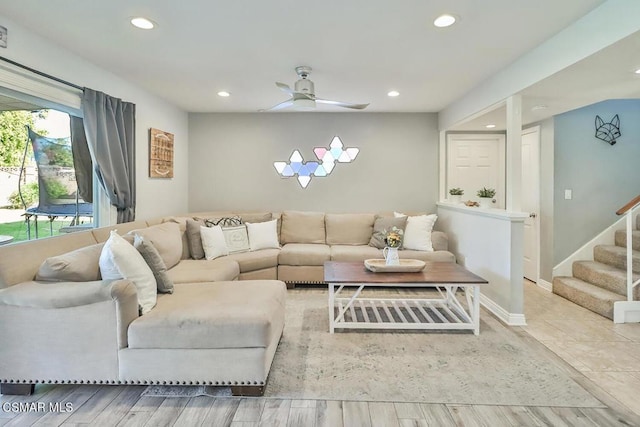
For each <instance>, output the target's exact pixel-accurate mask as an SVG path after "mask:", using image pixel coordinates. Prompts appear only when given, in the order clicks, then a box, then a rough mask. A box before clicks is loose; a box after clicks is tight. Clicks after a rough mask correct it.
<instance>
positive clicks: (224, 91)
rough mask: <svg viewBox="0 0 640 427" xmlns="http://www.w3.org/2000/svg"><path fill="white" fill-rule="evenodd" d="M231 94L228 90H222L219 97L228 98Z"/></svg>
mask: <svg viewBox="0 0 640 427" xmlns="http://www.w3.org/2000/svg"><path fill="white" fill-rule="evenodd" d="M230 95H231V94H230V93H229V92H227V91H226V90H221V91H220V92H218V96H221V97H223V98H226V97H228V96H230Z"/></svg>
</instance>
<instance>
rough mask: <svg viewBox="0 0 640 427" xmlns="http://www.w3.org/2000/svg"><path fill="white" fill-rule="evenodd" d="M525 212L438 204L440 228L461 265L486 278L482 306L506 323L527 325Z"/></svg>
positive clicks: (482, 293) (482, 289)
mask: <svg viewBox="0 0 640 427" xmlns="http://www.w3.org/2000/svg"><path fill="white" fill-rule="evenodd" d="M525 218H527V215H526V214H524V213H521V212H507V211H504V210H500V209H481V208H471V207H466V206H464V205H461V204H458V205H454V204H450V203H446V202H441V203H438V227H439V229H440V230H442V231H444V232H445V233H447V235H448V236H449V250H450V251H451V252H453V254H454V255H455V256H456V259H457V262H458V264H460V265H462V266H464V267H465V268H466V269H467V270H469V271H471V272H473V273H475V274H477V275H478V276H480V277H482V278H484V279H486V280H487V281H488V282H489V284H488V285H487V286H484V287H481V288H480V291H481V295H482V298H481V300H480V301H481V303H482V305H483V306H484V307H486V308H487V309H488V310H490V311H491V312H493V313H494V314H495V315H496V316H498V317H499V318H500V319H501V320H503V321H504V322H505V323H507V324H510V325H523V324H525V317H524V288H523V286H524V279H523V273H522V269H523V267H522V262H523V245H524V240H523V238H524V220H525Z"/></svg>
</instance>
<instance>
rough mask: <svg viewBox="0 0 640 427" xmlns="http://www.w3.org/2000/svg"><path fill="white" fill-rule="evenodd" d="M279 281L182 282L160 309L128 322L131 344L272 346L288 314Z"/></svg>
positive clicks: (206, 347) (147, 346) (158, 306)
mask: <svg viewBox="0 0 640 427" xmlns="http://www.w3.org/2000/svg"><path fill="white" fill-rule="evenodd" d="M285 296H286V288H285V284H284V283H283V282H281V281H278V280H247V281H241V282H237V281H234V282H228V281H225V282H217V283H198V284H191V285H186V284H183V285H177V286H176V290H175V292H174V293H173V295H171V296H168V295H161V296H160V298H159V299H158V304H157V306H156V308H155V309H154V310H153V311H152V312H151V313H149V314H147V315H146V316H143V317H140V318H138V319H136V320H134V321H133V322H131V324H130V325H129V348H153V349H157V348H175V349H185V348H187V349H213V348H250V347H267V346H268V345H269V344H270V342H271V337H272V335H273V331H272V328H274V327H278V325H279V324H280V323H281V322H279V321H278V319H280V318H281V317H282V314H283V313H284V304H285Z"/></svg>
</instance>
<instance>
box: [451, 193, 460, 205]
mask: <svg viewBox="0 0 640 427" xmlns="http://www.w3.org/2000/svg"><path fill="white" fill-rule="evenodd" d="M449 201H450V202H451V203H456V204H458V203H460V202H461V201H462V195H461V194H449Z"/></svg>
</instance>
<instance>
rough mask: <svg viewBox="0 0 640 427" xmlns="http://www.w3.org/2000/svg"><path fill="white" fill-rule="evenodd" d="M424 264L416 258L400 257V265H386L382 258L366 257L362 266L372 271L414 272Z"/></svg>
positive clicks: (419, 269) (420, 269)
mask: <svg viewBox="0 0 640 427" xmlns="http://www.w3.org/2000/svg"><path fill="white" fill-rule="evenodd" d="M425 265H426V264H425V263H424V261H420V260H418V259H401V260H400V265H387V264H386V261H385V260H384V259H366V260H364V266H365V267H366V268H367V270H369V271H372V272H374V273H415V272H417V271H422V269H423V268H424V266H425Z"/></svg>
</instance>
